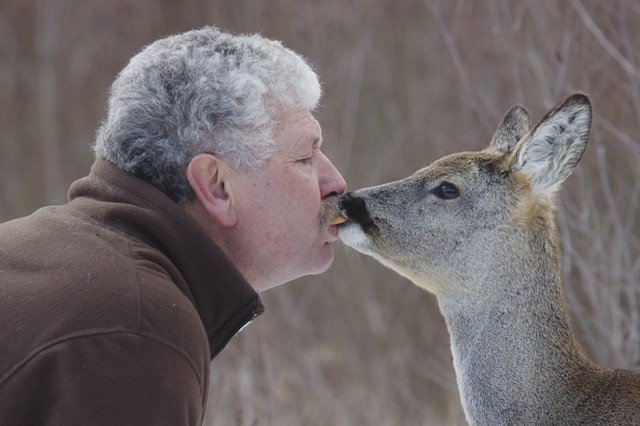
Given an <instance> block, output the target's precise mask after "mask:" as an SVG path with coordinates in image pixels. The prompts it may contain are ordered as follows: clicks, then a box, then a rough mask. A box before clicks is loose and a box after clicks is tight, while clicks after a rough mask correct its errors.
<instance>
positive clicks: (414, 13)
mask: <svg viewBox="0 0 640 426" xmlns="http://www.w3.org/2000/svg"><path fill="white" fill-rule="evenodd" d="M202 25H215V26H218V27H220V28H221V29H223V30H227V31H232V32H260V33H262V34H264V35H265V36H267V37H271V38H276V39H280V40H282V41H283V42H284V43H285V45H287V46H288V47H290V48H292V49H294V50H296V51H297V52H299V53H301V54H303V55H305V56H306V57H307V58H309V60H310V61H311V63H312V64H313V65H314V67H315V69H316V71H317V72H318V74H319V75H320V77H321V80H322V81H323V88H324V92H325V96H324V98H323V101H322V107H321V108H320V109H319V111H318V113H317V116H318V118H319V120H320V122H321V124H322V126H323V131H324V139H325V143H326V145H325V149H324V150H325V152H326V153H327V154H328V155H329V157H330V158H331V159H333V161H334V162H335V164H336V166H337V167H338V168H339V169H340V170H341V171H342V172H343V174H344V176H345V178H346V179H347V182H348V183H349V185H350V188H352V189H355V188H358V187H361V186H369V185H373V184H378V183H382V182H385V181H388V180H392V179H397V178H400V177H404V176H406V175H408V174H409V173H412V172H413V171H414V170H415V169H417V168H419V167H422V166H423V165H425V164H427V163H429V162H431V161H432V160H434V159H436V158H438V157H439V156H441V155H444V154H447V153H450V152H453V151H458V150H473V149H482V148H483V147H484V146H485V145H486V144H487V143H488V141H489V139H490V137H491V135H492V133H493V130H494V129H495V128H496V126H497V125H498V123H499V121H500V119H501V117H502V115H503V114H504V113H505V112H506V111H507V110H508V108H509V107H510V106H512V105H513V104H515V103H521V104H523V105H525V106H527V108H528V109H529V111H530V112H531V114H532V116H533V117H534V119H539V118H540V117H541V115H542V114H543V113H544V112H545V111H546V110H547V109H548V108H550V107H551V106H552V105H554V104H555V103H556V102H557V101H559V100H560V99H561V98H563V97H565V96H566V95H567V94H569V93H570V92H573V91H576V90H579V91H584V92H587V93H589V94H590V95H591V97H592V100H593V103H594V107H595V116H594V121H593V133H592V137H591V142H590V146H589V148H588V149H587V152H586V154H585V156H584V158H583V161H582V163H581V165H580V166H579V167H578V170H577V172H576V175H574V176H573V177H572V178H570V180H569V182H568V183H567V184H566V185H565V189H564V191H563V193H562V197H561V200H560V210H559V218H558V223H559V228H560V230H561V234H562V244H563V249H564V250H563V258H564V265H563V274H564V277H565V280H566V283H565V288H566V290H567V294H568V301H569V305H570V308H571V311H572V316H573V319H574V324H575V326H576V331H577V332H578V334H579V336H580V339H581V341H582V342H583V343H584V345H585V347H586V348H587V350H588V351H589V352H590V353H591V354H592V355H593V357H594V358H595V359H596V360H598V361H599V362H600V363H602V364H604V365H606V366H609V367H613V368H636V369H637V368H640V318H639V316H640V306H639V305H640V287H639V282H640V279H639V275H640V259H639V254H640V232H639V231H640V230H639V227H640V224H639V222H640V221H639V220H638V215H639V211H640V204H639V203H640V179H639V177H640V176H639V175H640V170H639V169H640V168H639V167H638V164H639V162H640V142H639V141H640V127H639V125H638V123H639V122H640V68H639V67H638V65H637V61H639V60H640V56H639V54H640V52H639V49H638V46H639V45H640V44H639V43H640V3H638V2H637V1H633V0H619V1H617V0H616V1H614V0H593V1H583V2H578V1H560V0H558V1H508V0H494V1H484V2H475V1H463V0H455V1H444V0H442V1H428V0H423V1H417V0H404V1H396V0H375V1H373V0H372V1H364V0H351V1H344V0H325V1H300V0H270V1H238V0H229V1H204V0H190V1H181V2H175V1H173V0H159V1H150V0H136V1H133V0H128V1H127V0H114V1H109V2H105V1H98V0H85V1H73V0H42V1H32V0H25V1H18V0H15V1H12V0H0V182H1V183H0V220H2V221H4V220H8V219H11V218H15V217H18V216H21V215H26V214H28V213H29V212H31V211H32V210H34V209H36V208H38V207H40V206H42V205H45V204H50V203H62V202H64V201H65V199H66V190H67V188H68V186H69V184H70V183H71V182H72V181H73V180H75V179H76V178H79V177H81V176H83V175H85V174H86V173H87V172H88V169H89V166H90V165H91V163H92V155H91V152H90V148H89V147H90V144H91V143H92V141H93V137H94V132H95V130H96V128H97V127H98V124H99V122H100V120H102V119H103V118H104V112H105V99H106V91H107V89H108V87H109V85H110V83H111V82H112V81H113V79H114V77H115V74H116V73H117V72H118V71H119V70H120V69H121V68H122V67H123V66H124V65H125V64H126V63H127V60H128V59H129V58H130V57H131V56H132V55H134V54H135V53H136V52H137V51H138V50H140V49H141V48H142V47H143V46H144V45H145V44H147V43H149V42H151V41H153V40H155V39H157V38H159V37H162V36H165V35H168V34H171V33H176V32H181V31H185V30H188V29H191V28H196V27H199V26H202ZM335 252H336V261H335V263H334V266H333V267H332V269H331V270H330V271H329V272H328V273H326V274H324V275H322V276H317V277H308V278H305V279H301V280H298V282H296V283H291V284H288V285H286V286H283V287H280V288H277V289H274V290H272V291H269V292H267V293H266V294H264V296H263V300H264V303H265V305H266V307H267V313H266V314H265V315H264V316H263V317H261V318H260V319H259V320H258V321H256V322H255V324H253V325H251V326H250V327H249V328H248V329H246V330H245V331H243V332H242V333H241V334H240V335H239V336H236V338H235V339H234V340H233V342H232V343H231V344H230V346H229V347H228V348H227V349H226V350H225V351H224V352H223V354H222V355H221V356H220V357H219V358H218V359H217V360H216V362H215V363H214V365H213V373H212V386H211V392H210V393H211V396H210V403H209V410H208V413H207V422H208V424H216V425H234V424H238V425H300V424H304V425H431V424H451V425H455V424H464V416H463V414H462V411H461V408H460V404H459V401H458V396H457V391H456V384H455V377H454V375H453V369H452V366H451V355H450V351H449V346H448V336H447V332H446V328H445V326H444V322H443V320H442V318H441V316H440V314H439V312H438V309H437V306H436V304H435V300H434V298H433V297H431V296H430V295H428V294H426V293H425V292H423V291H420V290H418V289H417V288H414V287H413V286H412V285H411V284H410V283H409V282H407V281H406V280H404V279H402V278H400V277H399V276H397V275H395V274H394V273H391V272H389V271H387V270H385V269H384V268H383V267H381V266H380V265H378V264H377V263H375V262H374V261H372V260H371V259H369V258H364V257H361V256H358V255H356V254H355V253H354V252H347V251H346V250H345V249H344V248H343V247H342V246H341V245H340V244H339V243H337V244H336V245H335Z"/></svg>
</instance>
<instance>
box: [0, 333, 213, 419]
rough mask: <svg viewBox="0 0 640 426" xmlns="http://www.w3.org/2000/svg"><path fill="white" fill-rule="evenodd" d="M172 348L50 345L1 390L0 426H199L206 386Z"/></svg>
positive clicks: (76, 342)
mask: <svg viewBox="0 0 640 426" xmlns="http://www.w3.org/2000/svg"><path fill="white" fill-rule="evenodd" d="M202 376H203V375H202V374H199V373H198V371H197V369H196V368H195V366H194V364H193V363H192V362H190V360H189V358H188V357H187V356H186V355H185V354H183V353H181V352H180V350H179V349H178V348H174V347H172V346H171V345H168V344H165V343H163V342H162V341H159V340H156V339H154V338H152V337H147V336H142V335H140V334H136V333H134V332H126V331H115V332H102V333H96V334H92V335H89V336H80V337H73V338H69V339H67V340H63V341H61V342H59V343H56V344H54V345H51V346H49V347H47V348H45V349H43V350H41V351H40V352H38V353H37V354H35V355H34V356H32V357H31V358H30V359H28V360H26V361H25V362H24V363H23V365H22V366H20V367H19V368H17V369H16V370H15V372H14V373H13V374H12V375H11V376H10V377H9V378H7V379H6V380H5V382H4V383H2V384H0V406H3V407H2V408H1V409H0V424H2V425H23V424H24V425H26V424H43V425H44V424H46V425H76V424H77V425H88V424H109V425H199V424H200V423H201V421H202V415H203V409H204V407H203V405H204V400H205V398H206V395H205V390H204V389H206V384H205V383H203V382H204V381H205V380H206V379H205V378H204V377H202Z"/></svg>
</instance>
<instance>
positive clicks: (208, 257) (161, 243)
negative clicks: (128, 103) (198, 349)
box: [69, 160, 264, 358]
mask: <svg viewBox="0 0 640 426" xmlns="http://www.w3.org/2000/svg"><path fill="white" fill-rule="evenodd" d="M69 202H70V205H71V206H72V207H74V208H77V209H79V210H83V211H85V213H87V214H89V215H91V216H93V217H95V218H96V219H98V220H100V221H104V222H106V223H108V224H109V225H110V226H114V227H116V228H119V229H122V230H123V231H124V232H125V233H127V234H130V235H132V236H134V237H135V238H137V239H139V240H141V241H143V242H145V243H147V244H149V245H150V246H152V247H154V248H156V249H158V250H159V251H161V252H162V253H163V254H164V255H165V256H167V258H168V259H169V260H170V261H171V262H172V263H173V264H174V265H175V266H176V268H177V269H178V270H179V271H180V274H181V275H182V277H183V278H184V281H183V282H176V285H177V286H178V287H179V288H180V290H181V291H182V292H183V293H184V294H185V295H186V296H187V297H188V298H189V299H190V300H191V302H192V303H193V304H194V306H195V308H196V310H197V311H198V314H199V315H200V318H201V320H202V323H203V325H204V328H205V330H206V333H207V337H208V339H209V347H210V349H211V357H212V358H213V357H215V356H216V355H217V354H218V353H219V352H220V351H221V350H222V349H223V348H224V346H225V345H226V344H227V343H228V341H229V340H230V339H231V338H232V337H233V336H234V335H235V334H236V333H237V331H238V330H239V329H240V328H242V327H244V326H245V325H246V324H247V323H248V322H249V321H251V320H252V319H253V318H255V317H256V316H258V315H260V314H262V312H264V307H263V305H262V303H261V301H260V298H259V296H258V294H257V293H256V292H255V290H253V288H252V287H251V286H250V285H249V283H248V282H247V281H246V280H245V279H244V277H243V276H242V275H241V274H240V272H239V271H238V270H237V269H236V267H235V266H234V265H233V264H232V263H231V261H230V260H229V259H228V257H227V256H226V255H225V254H224V253H223V251H222V250H221V249H220V248H219V247H218V245H217V244H216V243H215V242H214V241H213V240H212V239H211V238H210V237H209V236H208V235H207V234H206V233H205V232H204V231H203V230H202V228H201V227H200V225H199V224H198V223H197V222H196V221H195V219H193V218H192V217H191V216H189V215H188V214H187V213H186V212H184V210H183V209H182V208H181V207H180V206H179V205H178V204H177V203H176V202H174V201H173V200H172V199H170V198H169V197H168V196H167V195H165V194H164V193H163V192H162V191H160V190H159V189H157V188H156V187H154V186H153V185H151V184H150V183H148V182H146V181H144V180H142V179H139V178H136V177H135V176H132V175H130V174H128V173H125V172H123V171H121V170H119V169H117V168H116V167H114V166H113V165H111V164H110V163H108V162H107V161H104V160H96V162H95V163H94V164H93V166H92V167H91V173H90V175H89V176H87V177H84V178H82V179H80V180H77V181H76V182H74V183H73V184H72V185H71V187H70V188H69Z"/></svg>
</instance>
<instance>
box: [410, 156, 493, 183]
mask: <svg viewBox="0 0 640 426" xmlns="http://www.w3.org/2000/svg"><path fill="white" fill-rule="evenodd" d="M504 167H505V161H504V155H501V154H494V153H489V152H484V151H480V152H458V153H455V154H451V155H447V156H446V157H442V158H440V159H438V160H436V161H434V162H433V163H431V164H430V165H428V166H427V167H425V168H424V169H422V170H420V171H418V173H419V174H420V175H421V176H422V177H423V179H425V180H426V181H437V180H442V179H446V178H453V177H462V176H478V175H480V174H489V175H492V174H495V173H497V172H500V171H502V170H503V169H504Z"/></svg>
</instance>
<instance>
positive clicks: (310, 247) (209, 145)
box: [0, 28, 345, 425]
mask: <svg viewBox="0 0 640 426" xmlns="http://www.w3.org/2000/svg"><path fill="white" fill-rule="evenodd" d="M319 98H320V86H319V83H318V80H317V76H316V75H315V73H314V72H313V71H312V70H311V68H309V66H308V65H307V64H306V63H305V61H304V60H303V59H302V58H301V57H300V56H298V55H297V54H295V53H294V52H292V51H290V50H288V49H286V48H284V47H283V46H282V45H281V44H280V43H278V42H275V41H270V40H267V39H265V38H262V37H260V36H257V35H253V36H232V35H229V34H224V33H221V32H220V31H218V30H216V29H215V28H204V29H201V30H196V31H190V32H187V33H184V34H180V35H177V36H172V37H168V38H165V39H162V40H159V41H156V42H155V43H152V44H151V45H149V46H147V47H146V48H145V49H144V50H142V51H141V52H140V53H139V54H138V55H136V56H135V57H133V59H131V61H130V62H129V64H128V65H127V66H126V67H125V68H124V69H123V70H122V71H121V72H120V74H119V75H118V77H117V78H116V80H115V82H114V83H113V86H112V87H111V91H110V96H109V108H108V114H107V118H106V120H105V121H104V122H103V124H102V126H101V127H100V129H99V131H98V134H97V139H96V143H95V153H96V162H95V163H94V165H93V166H92V168H91V173H90V174H89V176H87V177H85V178H83V179H80V180H78V181H77V182H75V183H73V184H72V185H71V187H70V189H69V202H68V203H67V204H65V205H62V206H50V207H45V208H43V209H40V210H38V211H36V212H35V213H33V214H32V215H31V216H28V217H25V218H21V219H17V220H13V221H10V222H7V223H4V224H1V225H0V322H1V323H2V325H3V327H2V331H0V347H2V350H1V351H0V424H2V425H19V424H45V423H46V424H61V425H68V424H128V425H129V424H130V425H134V424H135V425H142V424H168V425H179V424H199V423H200V422H201V421H202V415H203V411H204V405H205V401H206V392H207V387H208V380H209V363H210V361H211V359H213V357H215V356H216V355H217V354H218V353H219V352H220V350H222V348H223V347H224V346H225V345H226V343H227V342H228V341H229V340H230V339H231V338H232V337H233V335H234V334H235V333H236V332H237V331H238V330H239V329H240V328H242V327H243V326H245V325H246V324H247V323H248V322H249V321H251V320H252V319H253V318H254V317H255V316H257V315H259V314H260V313H262V311H263V307H262V304H261V303H260V299H259V297H258V293H259V292H261V291H264V290H266V289H268V288H271V287H274V286H277V285H279V284H282V283H285V282H287V281H290V280H292V279H294V278H297V277H300V276H302V275H306V274H316V273H320V272H323V271H325V270H326V269H327V268H328V267H329V266H330V264H331V262H332V259H333V253H332V251H331V247H330V246H329V242H331V241H333V240H335V239H336V230H335V226H331V225H330V223H331V221H332V219H333V218H334V217H335V216H336V211H337V209H336V202H335V199H336V198H337V197H335V196H336V195H340V194H342V193H343V192H344V191H345V182H344V180H343V178H342V176H341V175H340V173H339V172H338V171H337V170H336V169H335V168H334V166H333V165H332V163H331V162H330V161H329V160H328V159H327V157H325V156H324V154H323V153H322V151H321V150H320V146H321V143H322V135H321V129H320V126H319V124H318V122H317V121H316V120H315V119H314V118H313V116H312V114H311V112H312V111H313V109H314V108H315V106H316V105H317V103H318V100H319Z"/></svg>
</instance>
